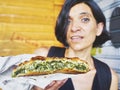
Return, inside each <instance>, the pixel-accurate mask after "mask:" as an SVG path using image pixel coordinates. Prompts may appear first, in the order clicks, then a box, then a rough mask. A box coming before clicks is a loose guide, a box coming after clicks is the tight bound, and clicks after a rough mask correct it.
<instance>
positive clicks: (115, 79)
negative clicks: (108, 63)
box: [110, 69, 118, 90]
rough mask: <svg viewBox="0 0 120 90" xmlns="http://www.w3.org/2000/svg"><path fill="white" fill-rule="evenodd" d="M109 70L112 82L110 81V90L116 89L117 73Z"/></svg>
mask: <svg viewBox="0 0 120 90" xmlns="http://www.w3.org/2000/svg"><path fill="white" fill-rule="evenodd" d="M110 70H111V74H112V82H111V88H110V90H118V74H117V73H116V72H115V71H114V70H113V69H110Z"/></svg>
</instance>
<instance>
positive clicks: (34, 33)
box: [0, 0, 64, 56]
mask: <svg viewBox="0 0 120 90" xmlns="http://www.w3.org/2000/svg"><path fill="white" fill-rule="evenodd" d="M63 2H64V0H0V56H6V55H17V54H24V53H29V54H30V53H33V52H34V50H36V49H38V48H40V47H42V46H45V47H49V46H51V45H58V46H62V45H61V44H60V43H59V42H57V40H56V39H55V36H54V26H55V21H56V18H57V15H58V13H59V11H60V9H61V6H62V4H63Z"/></svg>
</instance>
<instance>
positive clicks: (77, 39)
mask: <svg viewBox="0 0 120 90" xmlns="http://www.w3.org/2000/svg"><path fill="white" fill-rule="evenodd" d="M83 38H84V37H83V36H79V35H76V36H72V37H71V40H72V42H80V41H81V40H82V39H83Z"/></svg>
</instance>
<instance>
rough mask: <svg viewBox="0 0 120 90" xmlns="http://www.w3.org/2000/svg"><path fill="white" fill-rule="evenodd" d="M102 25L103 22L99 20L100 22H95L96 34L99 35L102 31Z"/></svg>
mask: <svg viewBox="0 0 120 90" xmlns="http://www.w3.org/2000/svg"><path fill="white" fill-rule="evenodd" d="M103 27H104V24H103V22H100V23H98V24H97V33H96V35H97V36H100V35H101V33H102V31H103Z"/></svg>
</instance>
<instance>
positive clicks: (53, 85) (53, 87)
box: [44, 79, 67, 90]
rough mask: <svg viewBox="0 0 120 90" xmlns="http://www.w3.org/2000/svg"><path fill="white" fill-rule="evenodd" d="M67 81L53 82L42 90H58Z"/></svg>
mask: <svg viewBox="0 0 120 90" xmlns="http://www.w3.org/2000/svg"><path fill="white" fill-rule="evenodd" d="M66 81H67V79H64V80H54V81H52V82H51V83H50V84H49V85H47V86H46V87H45V89H44V90H59V88H60V87H61V86H62V85H63V84H64V83H65V82H66Z"/></svg>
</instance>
